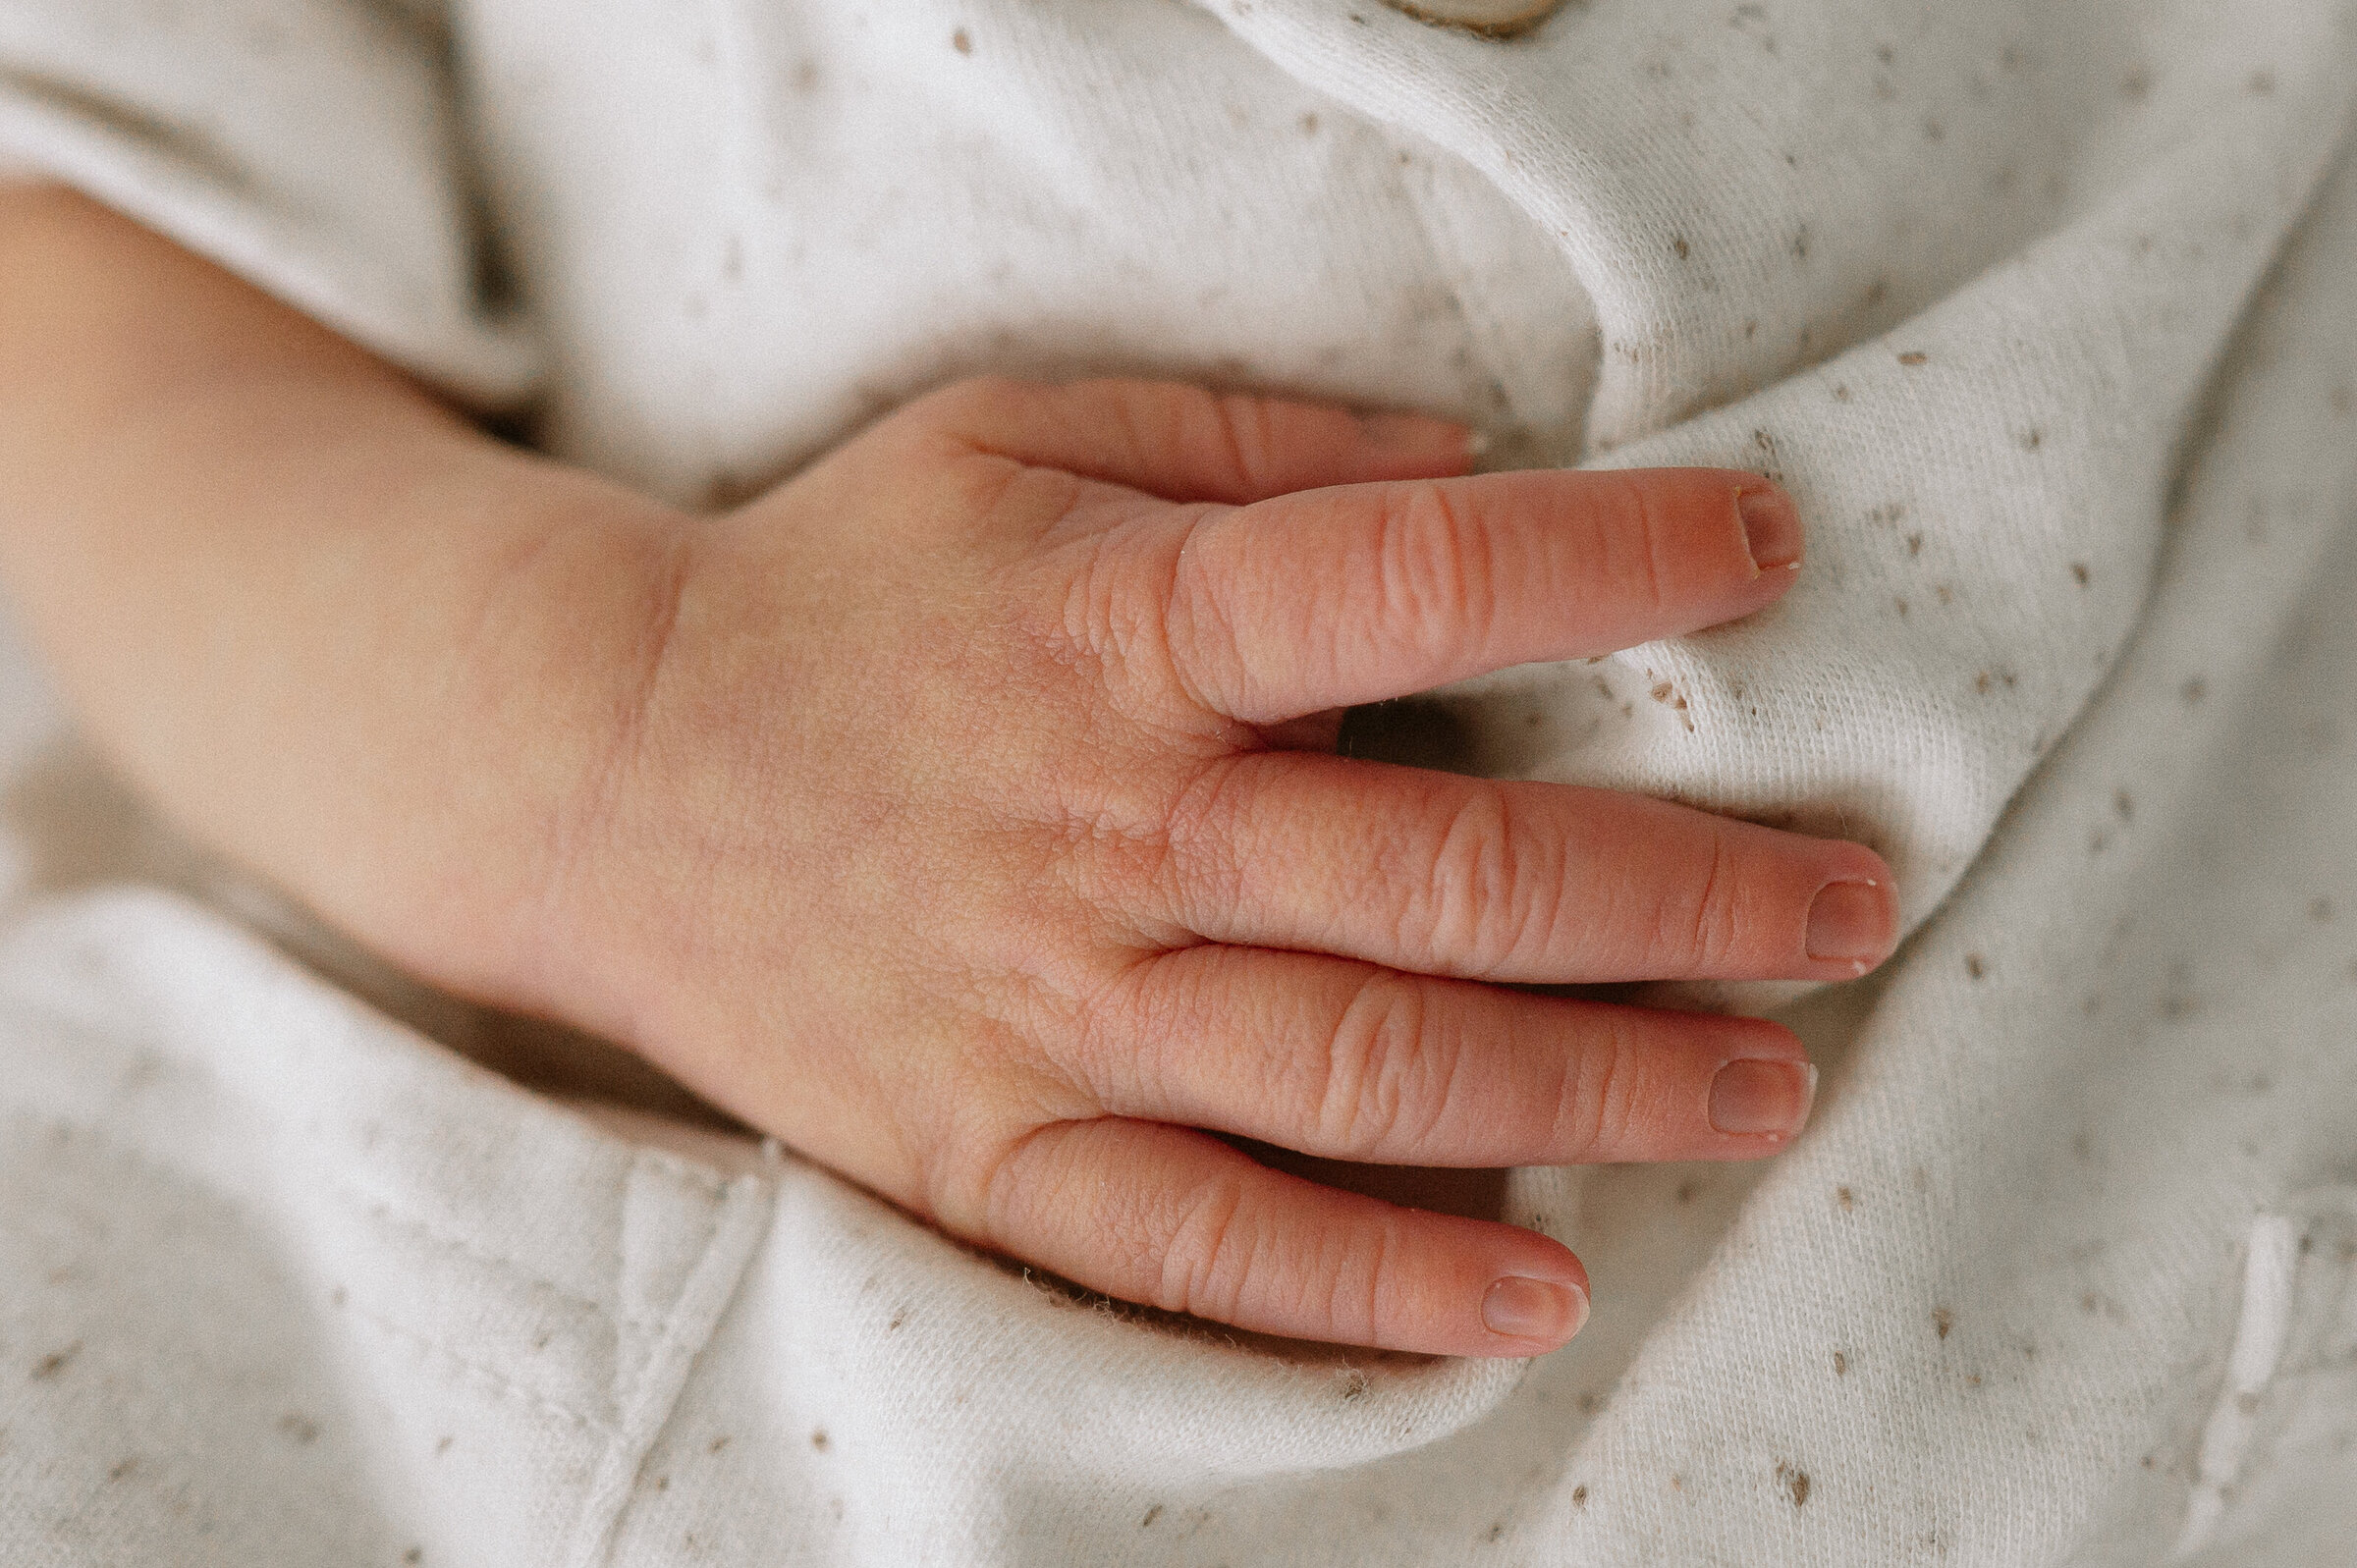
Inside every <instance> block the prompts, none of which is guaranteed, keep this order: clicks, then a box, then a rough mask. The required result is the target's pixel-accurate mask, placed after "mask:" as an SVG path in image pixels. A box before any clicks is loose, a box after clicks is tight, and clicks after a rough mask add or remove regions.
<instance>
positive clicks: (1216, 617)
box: [1152, 505, 1251, 711]
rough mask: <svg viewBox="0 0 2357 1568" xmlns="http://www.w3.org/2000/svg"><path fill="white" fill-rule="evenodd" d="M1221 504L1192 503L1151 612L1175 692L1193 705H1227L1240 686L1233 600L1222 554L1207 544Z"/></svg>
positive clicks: (1223, 511) (1241, 608)
mask: <svg viewBox="0 0 2357 1568" xmlns="http://www.w3.org/2000/svg"><path fill="white" fill-rule="evenodd" d="M1231 511H1232V509H1230V508H1227V507H1223V506H1209V505H1206V506H1198V507H1196V508H1194V509H1193V515H1191V516H1190V517H1188V518H1187V520H1186V522H1185V524H1184V527H1183V531H1182V532H1181V533H1180V535H1179V538H1178V546H1177V548H1176V549H1175V550H1173V551H1172V552H1171V553H1170V556H1169V561H1168V566H1167V568H1166V569H1165V573H1164V580H1163V586H1162V593H1161V597H1160V602H1159V604H1158V606H1157V607H1156V611H1155V614H1154V616H1153V618H1152V619H1153V622H1154V624H1156V625H1157V626H1159V628H1160V631H1161V641H1162V647H1163V651H1164V657H1165V658H1166V659H1167V661H1168V663H1169V668H1170V672H1171V676H1172V678H1173V680H1174V681H1175V682H1176V684H1177V685H1178V690H1179V692H1180V693H1181V694H1182V695H1183V696H1184V697H1185V698H1186V699H1187V700H1188V701H1190V702H1192V703H1194V704H1195V705H1196V706H1197V707H1199V708H1204V709H1210V710H1215V711H1218V710H1222V709H1224V708H1226V707H1228V706H1232V705H1233V700H1234V699H1235V698H1236V697H1237V696H1239V695H1241V693H1242V691H1243V689H1244V687H1245V684H1246V682H1245V671H1244V668H1243V643H1242V640H1241V638H1240V637H1239V636H1238V635H1237V630H1236V617H1237V616H1238V615H1239V614H1249V613H1250V610H1251V607H1250V606H1248V605H1239V604H1238V603H1237V602H1236V601H1237V585H1236V583H1235V582H1234V581H1233V572H1232V570H1231V569H1230V566H1229V563H1228V561H1227V560H1226V557H1225V553H1224V552H1222V551H1220V550H1218V549H1216V548H1211V547H1210V545H1211V541H1212V539H1213V537H1214V534H1213V529H1212V524H1213V523H1214V522H1216V521H1218V520H1219V519H1221V518H1224V517H1227V516H1229V515H1231Z"/></svg>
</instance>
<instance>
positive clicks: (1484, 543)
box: [1366, 482, 1499, 652]
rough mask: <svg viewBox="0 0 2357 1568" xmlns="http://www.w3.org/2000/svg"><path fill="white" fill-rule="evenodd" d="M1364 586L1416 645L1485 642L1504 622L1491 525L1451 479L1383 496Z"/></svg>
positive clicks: (1378, 609)
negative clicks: (1462, 499) (1462, 501)
mask: <svg viewBox="0 0 2357 1568" xmlns="http://www.w3.org/2000/svg"><path fill="white" fill-rule="evenodd" d="M1372 573H1373V574H1372V578H1371V580H1370V581H1369V583H1368V585H1367V588H1366V592H1367V594H1368V596H1369V598H1370V599H1371V600H1372V601H1373V603H1372V605H1371V607H1370V608H1371V610H1372V613H1373V615H1374V616H1375V617H1376V618H1378V619H1379V620H1380V622H1382V623H1383V624H1385V625H1388V626H1391V627H1393V628H1394V630H1395V634H1396V635H1399V636H1403V637H1405V638H1406V639H1408V640H1409V641H1411V642H1412V643H1413V644H1414V645H1415V646H1416V647H1418V648H1420V649H1423V650H1426V651H1428V652H1438V651H1441V650H1444V649H1446V648H1448V647H1450V646H1452V645H1455V644H1462V643H1470V644H1471V645H1473V646H1476V647H1479V646H1483V645H1486V644H1487V643H1488V642H1489V641H1490V640H1491V637H1492V633H1493V631H1494V629H1495V628H1496V626H1497V623H1498V612H1499V582H1498V558H1497V551H1496V549H1495V545H1494V541H1493V539H1492V536H1491V531H1490V529H1489V528H1487V527H1485V526H1484V525H1483V524H1482V522H1481V519H1480V518H1479V517H1478V516H1477V515H1475V514H1471V513H1469V512H1467V511H1466V510H1465V508H1464V507H1463V506H1462V505H1461V504H1460V503H1459V501H1458V500H1457V499H1456V497H1455V495H1454V493H1453V491H1452V490H1451V489H1450V488H1449V487H1448V486H1446V485H1443V484H1436V483H1431V482H1418V483H1413V484H1404V485H1399V486H1397V487H1395V488H1394V489H1393V490H1392V491H1391V492H1390V493H1389V494H1388V495H1387V496H1386V498H1385V502H1384V508H1383V511H1382V514H1380V517H1379V526H1378V530H1377V533H1376V549H1375V557H1374V561H1373V564H1372Z"/></svg>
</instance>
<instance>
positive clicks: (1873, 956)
mask: <svg viewBox="0 0 2357 1568" xmlns="http://www.w3.org/2000/svg"><path fill="white" fill-rule="evenodd" d="M1897 934H1898V911H1897V910H1896V909H1895V908H1894V907H1892V904H1891V892H1890V890H1889V889H1887V888H1884V887H1882V886H1881V885H1879V884H1877V883H1872V882H1836V883H1830V884H1828V885H1827V886H1826V887H1824V888H1821V889H1819V890H1818V892H1817V901H1816V902H1815V903H1812V904H1810V905H1809V936H1808V945H1809V956H1810V957H1812V958H1816V959H1819V960H1829V961H1834V962H1839V961H1841V960H1843V959H1846V960H1848V961H1849V962H1850V963H1852V964H1855V965H1858V966H1859V968H1858V973H1860V974H1864V973H1865V972H1866V968H1867V967H1868V966H1871V965H1874V964H1878V963H1881V962H1882V961H1883V957H1884V955H1885V954H1887V953H1889V952H1890V950H1891V940H1892V939H1893V938H1894V937H1895V936H1896V935H1897Z"/></svg>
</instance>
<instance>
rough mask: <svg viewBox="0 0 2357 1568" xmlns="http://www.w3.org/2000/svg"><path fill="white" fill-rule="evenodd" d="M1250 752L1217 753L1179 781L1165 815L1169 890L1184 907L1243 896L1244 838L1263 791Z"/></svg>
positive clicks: (1225, 902) (1224, 902)
mask: <svg viewBox="0 0 2357 1568" xmlns="http://www.w3.org/2000/svg"><path fill="white" fill-rule="evenodd" d="M1256 772H1257V770H1256V769H1255V768H1253V767H1252V766H1251V759H1250V755H1249V754H1241V755H1229V756H1224V757H1219V758H1215V759H1214V760H1213V761H1211V762H1209V763H1207V764H1206V765H1204V766H1203V767H1201V768H1199V769H1197V770H1196V771H1195V774H1194V777H1193V778H1192V779H1190V780H1188V781H1187V783H1186V784H1184V785H1183V786H1181V787H1180V789H1179V791H1178V795H1177V796H1176V797H1175V798H1174V799H1173V800H1172V802H1171V805H1170V809H1169V810H1168V812H1167V813H1165V815H1164V818H1163V836H1162V837H1163V845H1164V854H1163V866H1164V877H1165V879H1166V882H1167V883H1168V886H1166V888H1165V889H1164V892H1166V893H1167V894H1169V895H1170V896H1171V897H1173V898H1174V899H1175V900H1177V901H1178V903H1179V904H1180V906H1181V907H1185V906H1188V905H1191V904H1194V903H1197V902H1200V901H1202V900H1206V899H1208V900H1213V901H1216V902H1217V903H1220V904H1222V905H1226V906H1233V905H1235V904H1236V903H1238V902H1240V901H1241V899H1242V898H1243V896H1244V854H1243V844H1244V842H1245V839H1246V837H1247V832H1246V824H1247V823H1248V822H1249V820H1250V818H1251V816H1252V802H1253V799H1254V797H1255V796H1256V795H1257V793H1258V792H1259V784H1257V783H1256V781H1255V774H1256Z"/></svg>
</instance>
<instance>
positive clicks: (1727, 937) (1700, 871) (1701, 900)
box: [1656, 829, 1742, 973]
mask: <svg viewBox="0 0 2357 1568" xmlns="http://www.w3.org/2000/svg"><path fill="white" fill-rule="evenodd" d="M1696 853H1697V857H1698V860H1699V864H1698V866H1697V867H1696V868H1695V870H1694V871H1693V872H1692V873H1691V874H1689V875H1688V876H1686V877H1684V878H1682V879H1680V883H1679V886H1681V887H1683V888H1685V889H1686V890H1688V891H1687V892H1686V893H1685V895H1684V896H1683V897H1678V898H1672V899H1671V900H1669V901H1668V902H1667V903H1666V904H1665V905H1664V907H1663V911H1662V921H1661V926H1660V931H1659V935H1658V937H1657V941H1656V956H1657V958H1658V959H1659V960H1660V961H1661V962H1663V963H1667V964H1673V965H1676V966H1678V967H1681V968H1689V969H1692V970H1695V971H1697V972H1704V973H1708V972H1716V971H1718V970H1722V969H1726V968H1728V967H1730V966H1731V965H1733V964H1734V963H1735V961H1736V959H1737V958H1738V956H1739V953H1740V947H1741V943H1742V921H1741V919H1740V917H1739V914H1738V908H1737V905H1738V901H1739V900H1738V897H1737V889H1738V885H1739V882H1740V868H1739V866H1738V865H1737V857H1736V854H1735V852H1734V850H1733V848H1732V847H1731V846H1730V845H1729V844H1728V842H1727V835H1726V834H1725V833H1723V832H1720V831H1717V830H1716V829H1714V830H1713V831H1712V832H1711V834H1710V836H1709V838H1707V840H1706V841H1705V842H1704V844H1703V845H1702V846H1701V847H1700V848H1699V849H1698V850H1697V851H1696Z"/></svg>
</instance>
